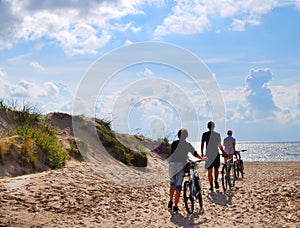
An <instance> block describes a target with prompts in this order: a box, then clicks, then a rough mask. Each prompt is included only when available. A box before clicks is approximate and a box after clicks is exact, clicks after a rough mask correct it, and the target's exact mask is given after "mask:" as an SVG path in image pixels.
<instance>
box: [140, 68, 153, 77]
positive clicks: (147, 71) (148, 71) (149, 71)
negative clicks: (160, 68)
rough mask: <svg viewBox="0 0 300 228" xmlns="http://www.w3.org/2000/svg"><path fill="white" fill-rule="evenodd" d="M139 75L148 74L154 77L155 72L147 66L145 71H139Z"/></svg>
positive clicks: (147, 75)
mask: <svg viewBox="0 0 300 228" xmlns="http://www.w3.org/2000/svg"><path fill="white" fill-rule="evenodd" d="M138 75H142V76H146V77H152V76H154V73H153V71H152V70H150V69H149V68H147V67H146V68H145V70H144V71H143V72H138Z"/></svg>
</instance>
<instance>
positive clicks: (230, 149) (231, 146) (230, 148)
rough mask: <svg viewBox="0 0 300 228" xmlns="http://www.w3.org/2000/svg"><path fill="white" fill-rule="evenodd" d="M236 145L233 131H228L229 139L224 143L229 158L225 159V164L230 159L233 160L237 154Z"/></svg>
mask: <svg viewBox="0 0 300 228" xmlns="http://www.w3.org/2000/svg"><path fill="white" fill-rule="evenodd" d="M235 144H236V140H235V138H233V137H232V130H228V131H227V137H226V138H225V139H224V141H223V145H224V151H225V153H226V154H227V157H226V156H225V157H224V161H225V163H226V162H227V160H228V159H231V160H232V159H233V155H234V154H235Z"/></svg>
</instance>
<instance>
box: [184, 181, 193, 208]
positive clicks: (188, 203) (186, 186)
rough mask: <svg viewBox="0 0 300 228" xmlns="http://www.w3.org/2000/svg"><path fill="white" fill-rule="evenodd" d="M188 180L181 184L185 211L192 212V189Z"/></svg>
mask: <svg viewBox="0 0 300 228" xmlns="http://www.w3.org/2000/svg"><path fill="white" fill-rule="evenodd" d="M191 188H192V186H191V182H190V181H185V182H184V184H183V201H184V205H185V209H186V211H187V213H189V214H192V213H193V212H194V200H191V197H190V193H191V191H192V189H191Z"/></svg>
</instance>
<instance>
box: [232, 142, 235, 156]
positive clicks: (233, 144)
mask: <svg viewBox="0 0 300 228" xmlns="http://www.w3.org/2000/svg"><path fill="white" fill-rule="evenodd" d="M232 147H233V154H235V141H234V142H233V143H232Z"/></svg>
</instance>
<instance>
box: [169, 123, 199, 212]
mask: <svg viewBox="0 0 300 228" xmlns="http://www.w3.org/2000/svg"><path fill="white" fill-rule="evenodd" d="M177 136H178V138H179V140H176V141H174V142H173V143H172V145H171V156H170V159H169V175H170V201H169V203H168V208H169V209H172V206H173V197H174V194H175V201H174V207H173V211H174V212H177V211H178V202H179V197H180V191H181V188H182V181H183V177H184V166H185V165H186V164H187V161H188V160H187V155H188V152H191V153H192V154H193V155H194V156H195V157H198V158H200V159H201V157H200V156H199V155H198V153H197V151H195V149H194V147H193V146H192V145H191V144H190V143H189V142H187V141H186V138H187V137H188V131H187V130H186V129H184V128H182V129H180V130H179V131H178V133H177Z"/></svg>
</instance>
